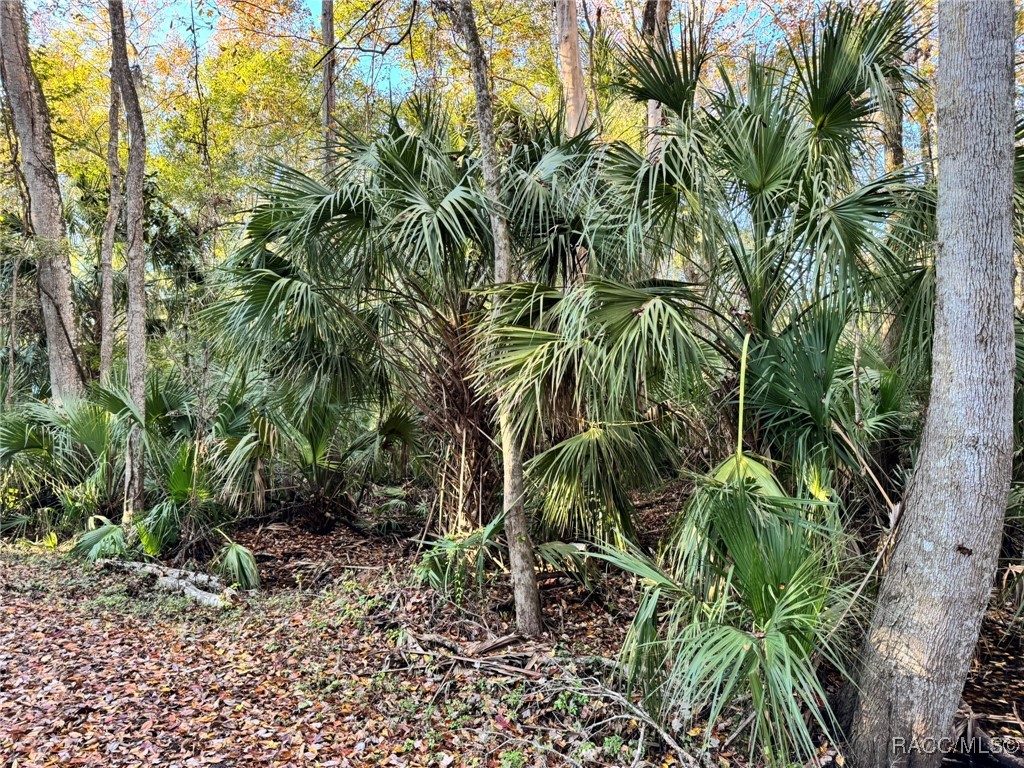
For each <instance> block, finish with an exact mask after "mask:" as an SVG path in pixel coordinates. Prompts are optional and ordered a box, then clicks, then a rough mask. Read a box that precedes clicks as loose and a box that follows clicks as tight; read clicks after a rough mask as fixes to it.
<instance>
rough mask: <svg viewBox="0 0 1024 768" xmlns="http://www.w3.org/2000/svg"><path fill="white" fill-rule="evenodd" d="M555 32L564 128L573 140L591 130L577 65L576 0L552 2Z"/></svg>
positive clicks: (581, 70)
mask: <svg viewBox="0 0 1024 768" xmlns="http://www.w3.org/2000/svg"><path fill="white" fill-rule="evenodd" d="M555 29H556V30H557V32H558V72H559V74H560V76H561V79H562V93H563V95H564V97H565V129H566V133H567V134H568V135H569V136H570V137H572V136H577V135H579V134H580V133H582V132H583V131H585V130H586V129H587V128H588V127H590V112H589V110H588V108H587V81H586V79H585V78H584V77H583V64H582V63H581V62H580V22H579V17H578V16H577V13H576V0H555Z"/></svg>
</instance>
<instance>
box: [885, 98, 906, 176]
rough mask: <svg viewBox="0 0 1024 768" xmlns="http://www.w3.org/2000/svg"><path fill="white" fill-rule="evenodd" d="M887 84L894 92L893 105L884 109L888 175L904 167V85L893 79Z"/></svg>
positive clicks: (886, 168) (888, 105)
mask: <svg viewBox="0 0 1024 768" xmlns="http://www.w3.org/2000/svg"><path fill="white" fill-rule="evenodd" d="M886 82H887V85H888V86H889V89H890V90H891V91H892V103H891V104H885V105H883V107H882V147H883V149H884V151H885V170H886V172H887V173H888V172H889V171H895V170H897V169H899V168H902V167H903V165H904V153H903V85H902V84H901V83H900V82H898V81H897V80H896V79H892V78H889V79H887V81H886Z"/></svg>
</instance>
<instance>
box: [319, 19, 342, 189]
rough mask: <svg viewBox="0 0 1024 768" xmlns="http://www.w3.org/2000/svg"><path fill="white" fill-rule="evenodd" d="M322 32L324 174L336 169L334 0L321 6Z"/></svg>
mask: <svg viewBox="0 0 1024 768" xmlns="http://www.w3.org/2000/svg"><path fill="white" fill-rule="evenodd" d="M320 32H321V35H322V37H323V44H324V59H323V68H324V72H323V79H324V83H323V90H324V93H323V101H324V111H323V125H324V174H329V173H330V172H331V171H332V170H334V151H333V144H334V125H333V121H334V113H335V106H336V103H337V98H338V96H337V85H336V82H335V81H336V79H337V75H336V73H335V67H336V61H337V54H336V53H335V50H334V47H335V44H334V0H322V3H321V6H320Z"/></svg>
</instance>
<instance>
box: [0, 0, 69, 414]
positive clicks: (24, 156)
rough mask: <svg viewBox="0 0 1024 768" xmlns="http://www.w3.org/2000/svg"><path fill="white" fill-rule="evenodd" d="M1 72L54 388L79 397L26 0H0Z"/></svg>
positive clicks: (60, 394)
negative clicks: (18, 158) (25, 194)
mask: <svg viewBox="0 0 1024 768" xmlns="http://www.w3.org/2000/svg"><path fill="white" fill-rule="evenodd" d="M0 75H2V77H3V84H4V89H5V90H6V91H7V96H8V99H9V100H10V106H11V116H12V118H13V121H14V131H15V133H16V134H17V137H18V143H19V145H20V149H21V163H22V171H23V173H24V177H25V183H26V186H27V188H28V194H29V219H30V225H31V230H32V233H33V235H34V244H35V247H36V255H37V266H36V275H37V285H38V288H39V298H40V304H41V307H42V313H43V324H44V328H45V332H46V353H47V359H48V362H49V367H50V392H51V395H52V396H53V398H54V399H55V400H61V399H64V398H67V397H76V396H78V395H80V394H81V393H82V391H83V388H84V386H85V377H84V375H83V373H82V369H81V366H80V363H79V358H78V319H77V316H76V313H75V306H74V302H73V298H72V286H71V262H70V260H69V258H68V253H67V250H66V241H65V231H64V206H63V203H62V201H61V196H60V184H59V182H58V178H57V162H56V158H55V156H54V152H53V135H52V133H51V131H50V112H49V110H48V108H47V106H46V98H45V96H44V95H43V89H42V87H41V86H40V85H39V79H38V78H37V77H36V74H35V72H34V71H33V69H32V62H31V59H30V57H29V48H28V27H27V25H26V23H25V10H24V7H23V6H22V3H21V0H4V1H3V2H0Z"/></svg>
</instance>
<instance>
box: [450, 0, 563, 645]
mask: <svg viewBox="0 0 1024 768" xmlns="http://www.w3.org/2000/svg"><path fill="white" fill-rule="evenodd" d="M455 6H456V7H455V8H454V9H453V13H452V16H453V17H454V21H455V23H456V25H457V26H458V27H459V29H460V31H461V33H462V37H463V40H464V41H465V43H466V52H467V54H468V55H469V66H470V71H471V74H472V77H473V90H474V92H475V94H476V121H477V129H478V131H479V134H480V154H481V160H482V165H483V176H484V189H485V191H486V193H487V196H488V197H489V198H490V199H491V201H492V207H491V213H490V217H491V231H492V235H493V237H494V281H495V282H496V283H506V282H509V281H510V280H511V279H513V269H512V240H511V237H510V235H509V231H508V222H507V221H506V220H505V209H504V206H503V201H504V193H503V190H502V184H501V163H500V161H499V158H498V144H497V141H496V139H495V137H494V109H493V106H492V102H491V89H490V85H489V83H488V78H487V58H486V56H485V55H484V49H483V46H482V45H481V44H480V35H479V33H478V32H477V27H476V16H475V15H474V13H473V2H472V0H457V2H456V4H455ZM498 420H499V427H500V431H501V448H502V464H503V467H504V478H505V480H504V494H503V498H504V501H503V503H504V512H505V535H506V537H507V538H508V549H509V566H510V570H511V573H512V592H513V597H514V599H515V606H516V626H517V628H518V630H519V631H520V632H521V633H522V634H524V635H528V636H532V635H539V634H540V633H541V632H542V631H543V629H544V622H543V618H542V616H541V609H540V590H539V589H538V588H537V574H536V572H535V571H534V565H533V541H532V540H531V539H530V523H529V518H528V517H527V514H526V506H525V504H524V498H523V497H524V487H523V457H522V451H521V448H520V446H519V444H518V440H517V438H516V435H515V432H514V430H513V429H512V423H511V417H510V414H509V412H508V405H507V403H501V402H499V404H498Z"/></svg>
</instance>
